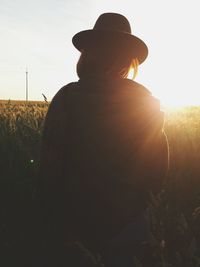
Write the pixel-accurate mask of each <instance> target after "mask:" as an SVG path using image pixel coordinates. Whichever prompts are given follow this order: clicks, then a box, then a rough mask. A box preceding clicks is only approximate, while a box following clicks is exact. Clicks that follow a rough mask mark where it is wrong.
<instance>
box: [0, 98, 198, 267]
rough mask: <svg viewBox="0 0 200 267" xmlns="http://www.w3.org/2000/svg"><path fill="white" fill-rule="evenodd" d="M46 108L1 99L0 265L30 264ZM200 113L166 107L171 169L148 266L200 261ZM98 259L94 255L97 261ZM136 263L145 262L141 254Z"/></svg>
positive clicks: (157, 202) (156, 210)
mask: <svg viewBox="0 0 200 267" xmlns="http://www.w3.org/2000/svg"><path fill="white" fill-rule="evenodd" d="M47 108H48V103H45V102H23V101H20V102H18V101H0V155H1V161H0V168H1V178H0V183H1V194H0V201H1V205H0V208H1V210H0V211H1V222H0V233H1V234H0V236H1V242H0V246H1V247H0V249H1V251H4V253H3V255H4V256H3V257H2V258H1V259H0V262H2V264H1V266H18V264H16V263H17V262H20V266H29V264H30V258H31V257H32V256H33V254H34V252H33V251H32V250H31V249H30V248H31V245H30V244H31V240H32V237H33V233H34V224H33V217H32V205H33V196H34V192H35V191H34V190H35V184H36V173H37V168H38V162H39V155H40V140H41V133H42V128H43V123H44V118H45V114H46V111H47ZM199 118H200V107H187V108H184V109H182V110H178V109H177V110H167V111H166V123H165V130H166V133H167V136H168V139H169V143H170V163H171V164H170V174H169V178H168V182H167V183H166V185H165V187H164V188H163V192H162V193H161V194H160V195H159V196H158V197H157V198H155V197H154V196H152V201H151V203H149V209H150V217H151V222H152V233H153V236H154V242H153V243H152V255H151V256H152V263H151V265H150V266H155V267H159V266H162V267H164V266H165V267H167V266H168V267H169V266H171V267H179V266H181V267H183V266H185V267H191V266H192V267H197V266H200V234H199V233H200V209H198V207H199V206H200V164H199V159H200V120H199ZM11 253H12V257H11V256H10V255H11ZM91 257H93V256H92V255H91ZM98 264H99V263H97V262H96V265H95V260H94V258H93V266H97V265H98ZM98 266H100V265H98ZM135 266H143V265H142V263H141V262H140V259H135Z"/></svg>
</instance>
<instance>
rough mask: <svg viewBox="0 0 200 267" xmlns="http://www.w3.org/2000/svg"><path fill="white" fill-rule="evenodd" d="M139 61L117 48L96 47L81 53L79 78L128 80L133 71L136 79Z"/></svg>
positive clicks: (78, 66) (78, 68)
mask: <svg viewBox="0 0 200 267" xmlns="http://www.w3.org/2000/svg"><path fill="white" fill-rule="evenodd" d="M138 66H139V61H138V59H137V58H133V57H132V56H131V55H130V54H129V53H127V51H121V49H120V50H119V48H117V47H112V48H111V47H105V46H98V47H97V46H96V47H95V48H94V47H90V48H88V49H86V50H83V51H82V52H81V55H80V58H79V60H78V63H77V74H78V76H79V78H82V77H91V76H95V77H96V76H110V77H120V78H127V77H128V75H129V74H130V72H131V71H132V70H134V74H133V76H132V79H135V77H136V75H137V72H138Z"/></svg>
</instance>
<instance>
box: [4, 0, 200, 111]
mask: <svg viewBox="0 0 200 267" xmlns="http://www.w3.org/2000/svg"><path fill="white" fill-rule="evenodd" d="M104 12H116V13H121V14H123V15H125V16H126V17H127V18H128V20H129V21H130V24H131V27H132V33H133V34H134V35H136V36H138V37H139V38H141V39H142V40H143V41H144V42H145V43H146V44H147V46H148V48H149V56H148V58H147V60H146V61H145V62H144V63H143V64H142V65H141V66H140V67H139V72H138V75H137V77H136V81H137V82H139V83H142V84H143V85H144V86H146V87H147V88H148V89H149V90H150V91H151V92H152V93H153V95H155V96H156V97H158V98H159V99H161V103H163V104H167V105H172V106H173V105H174V106H175V105H176V106H178V105H200V79H199V62H200V51H199V48H200V36H199V35H200V34H199V25H200V16H199V1H198V0H165V1H164V0H137V1H135V0H122V1H118V0H98V1H97V0H80V1H79V0H73V1H71V0H0V99H13V100H14V99H20V100H23V99H25V72H26V69H27V70H28V81H29V99H30V100H43V97H42V93H43V94H45V95H46V97H47V99H48V100H51V99H52V97H53V96H54V95H55V94H56V92H57V91H58V90H59V89H60V88H61V87H62V86H63V85H65V84H67V83H69V82H71V81H76V80H78V77H77V75H76V63H77V60H78V58H79V55H80V54H79V52H78V51H77V50H76V49H75V48H74V47H73V45H72V42H71V39H72V37H73V35H75V34H76V33H77V32H79V31H81V30H86V29H91V28H93V26H94V23H95V21H96V19H97V18H98V16H99V15H100V14H102V13H104Z"/></svg>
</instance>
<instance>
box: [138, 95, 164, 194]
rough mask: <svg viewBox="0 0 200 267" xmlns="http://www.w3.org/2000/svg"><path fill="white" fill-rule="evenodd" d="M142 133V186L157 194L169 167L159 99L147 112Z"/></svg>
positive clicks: (153, 101) (162, 113)
mask: <svg viewBox="0 0 200 267" xmlns="http://www.w3.org/2000/svg"><path fill="white" fill-rule="evenodd" d="M144 116H145V120H144V121H145V124H144V129H143V132H142V134H141V137H142V138H141V142H142V143H141V148H140V151H139V165H140V168H139V169H140V171H139V172H140V177H143V178H142V179H141V186H142V187H143V188H146V190H148V191H152V193H154V194H157V193H159V192H160V191H161V188H162V186H163V184H164V182H165V180H166V177H167V173H168V169H169V145H168V140H167V136H166V134H165V131H164V112H162V111H160V104H159V102H158V100H156V99H153V100H152V101H151V102H150V106H147V110H146V112H145V115H144Z"/></svg>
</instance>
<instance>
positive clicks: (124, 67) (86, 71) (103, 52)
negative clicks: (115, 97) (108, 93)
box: [72, 13, 148, 78]
mask: <svg viewBox="0 0 200 267" xmlns="http://www.w3.org/2000/svg"><path fill="white" fill-rule="evenodd" d="M72 42H73V44H74V46H75V47H76V48H77V49H78V50H79V51H80V52H81V56H80V59H79V61H78V64H77V74H78V76H79V77H80V78H82V77H88V76H110V77H112V76H114V77H120V78H127V76H128V74H129V72H130V70H132V69H134V77H135V76H136V74H137V69H138V66H139V64H141V63H142V62H143V61H144V60H145V59H146V57H147V55H148V48H147V46H146V44H145V43H144V42H143V41H142V40H141V39H139V38H138V37H136V36H134V35H132V34H131V27H130V24H129V22H128V20H127V19H126V18H125V17H124V16H122V15H120V14H115V13H105V14H102V15H101V16H100V17H99V18H98V19H97V21H96V23H95V26H94V28H93V29H92V30H86V31H82V32H79V33H77V34H76V35H75V36H74V37H73V39H72Z"/></svg>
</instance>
